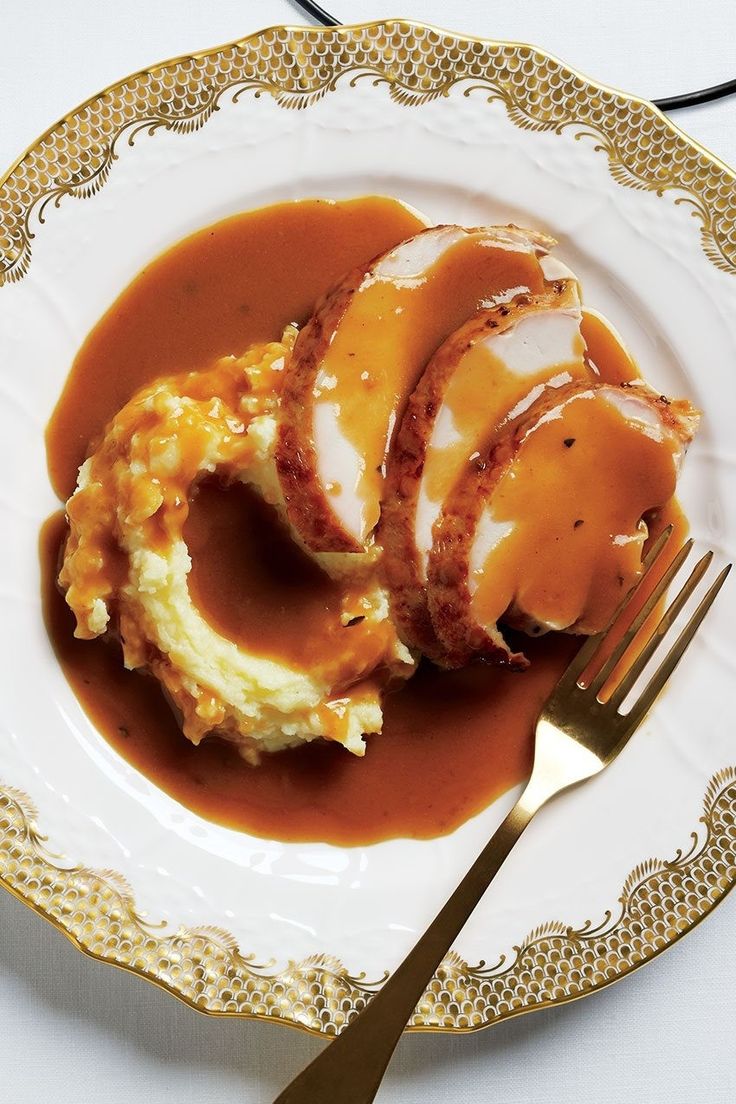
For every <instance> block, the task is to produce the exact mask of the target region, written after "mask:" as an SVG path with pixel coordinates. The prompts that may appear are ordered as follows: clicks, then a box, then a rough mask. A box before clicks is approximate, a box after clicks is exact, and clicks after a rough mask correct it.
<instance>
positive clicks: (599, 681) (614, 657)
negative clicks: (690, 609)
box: [588, 539, 712, 697]
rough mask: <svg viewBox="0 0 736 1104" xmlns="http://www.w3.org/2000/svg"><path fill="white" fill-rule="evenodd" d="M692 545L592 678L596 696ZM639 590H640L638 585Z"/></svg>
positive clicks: (677, 558) (689, 543)
mask: <svg viewBox="0 0 736 1104" xmlns="http://www.w3.org/2000/svg"><path fill="white" fill-rule="evenodd" d="M692 546H693V541H692V539H690V540H688V541H686V542H685V544H683V546H682V548H681V549H680V551H679V552H678V553H677V555H676V556H675V558H674V560H673V561H672V563H671V564H670V566H669V567H668V568H667V570H666V571H665V573H664V575H663V576H662V578H661V579H660V580H659V582H658V583H657V585H656V587H655V588H654V590H653V591H652V593H651V594H650V595H649V597H648V598H647V600H646V602H645V603H644V605H643V606H642V608H641V609H640V610H639V612H638V613H637V615H636V617H635V618H634V620H633V621H632V622H631V624H630V625H629V627H628V629H627V630H626V632H625V633H624V635H623V636H622V637H621V639H620V641H619V642H618V644H617V645H616V647H615V648H614V649H613V651H612V652H611V654H610V656H609V657H608V659H607V660H606V662H605V663H604V664H603V666H602V667H601V669H600V671H599V672H598V674H597V675H596V676H595V678H594V679H591V681H590V685H589V686H588V690H590V691H592V693H594V694H595V695H596V697H597V696H598V692H599V690H600V689H601V687H603V686H605V684H606V682H607V681H608V678H609V676H610V674H611V672H612V671H613V670H614V668H615V666H616V664H617V663H618V661H619V660H620V659H621V656H622V655H623V654H624V652H625V651H626V649H627V648H628V647H629V645H630V644H631V642H632V640H633V639H634V637H635V636H636V634H637V633H638V632H639V629H640V628H641V627H642V625H643V624H644V622H645V621H646V619H647V618H648V617H649V615H650V613H651V612H652V610H653V609H654V607H655V606H656V605H657V602H659V600H660V598H661V597H662V595H663V594H664V592H665V591H666V590H667V588H668V587H669V585H670V583H671V582H672V580H673V579H674V577H675V575H676V574H677V572H678V571H679V570H680V568H681V567H682V565H683V563H684V562H685V560H686V559H687V557H688V555H689V554H690V549H691V548H692ZM711 555H712V554H711ZM637 590H638V587H637Z"/></svg>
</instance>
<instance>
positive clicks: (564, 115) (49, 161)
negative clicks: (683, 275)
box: [0, 20, 736, 283]
mask: <svg viewBox="0 0 736 1104" xmlns="http://www.w3.org/2000/svg"><path fill="white" fill-rule="evenodd" d="M345 77H349V79H350V81H351V83H355V82H356V81H358V80H361V79H370V80H373V82H374V83H375V84H378V85H381V84H385V85H386V88H387V91H388V94H389V95H390V97H391V98H392V99H393V100H395V101H396V102H397V103H400V104H403V105H405V106H407V107H415V106H417V105H419V104H423V103H426V102H427V101H429V100H432V99H437V98H439V97H442V96H447V95H448V94H449V92H450V90H451V89H452V88H454V87H455V86H457V85H461V86H463V94H464V95H465V96H470V95H475V94H482V95H485V96H486V97H487V98H488V100H489V101H490V100H498V101H500V102H501V103H503V104H504V106H505V108H506V110H507V112H508V116H509V118H510V119H511V121H512V122H513V123H514V124H515V125H516V126H519V127H522V128H524V129H531V130H548V131H554V132H555V133H558V134H559V133H561V132H562V131H564V130H566V129H569V128H572V129H573V130H574V131H575V137H576V138H582V137H587V138H590V139H591V140H592V141H593V142H594V143H595V147H596V149H597V150H600V151H601V152H603V153H605V154H606V156H607V158H608V164H609V168H610V172H611V174H612V176H613V177H614V178H615V179H616V180H617V181H618V182H619V183H620V184H623V185H625V186H627V187H630V188H640V189H646V190H647V191H652V192H656V193H657V194H658V195H663V194H664V193H665V192H672V193H674V194H675V196H676V201H677V202H678V203H687V204H689V205H690V206H691V208H692V213H693V215H695V216H696V217H697V218H698V219H699V220H700V224H701V238H702V244H703V249H704V250H705V253H706V254H707V256H708V257H709V258H710V260H711V261H712V262H713V263H714V264H715V265H717V267H718V268H721V269H723V270H724V271H727V272H736V214H735V211H736V208H735V207H734V203H733V192H734V181H735V179H736V178H735V177H734V174H733V173H732V172H731V171H730V170H729V169H727V168H726V166H725V165H723V164H721V163H720V162H719V161H717V159H716V158H714V157H713V156H712V155H711V154H709V153H708V152H707V151H705V150H704V149H703V148H702V147H699V146H698V145H697V144H696V143H695V142H694V141H693V140H692V139H690V138H688V137H686V136H685V135H684V134H682V133H681V131H680V130H679V129H678V128H677V127H676V126H675V125H674V124H673V123H671V122H670V121H669V120H668V119H667V118H665V116H663V115H662V114H661V113H660V112H659V111H658V110H657V109H656V108H655V107H654V106H653V105H652V104H650V103H648V102H647V101H645V100H638V99H635V98H634V97H631V96H627V95H624V94H623V93H621V92H617V91H615V90H613V89H610V88H606V87H604V86H603V85H599V84H596V83H594V82H592V81H590V80H588V79H587V78H585V77H583V76H581V75H580V74H578V73H576V72H574V71H573V70H571V69H569V68H568V67H566V66H564V65H563V64H562V63H561V62H559V61H557V60H556V59H555V58H553V57H551V56H550V55H549V54H546V53H544V52H543V51H541V50H538V49H535V48H533V47H531V46H526V45H522V44H517V43H499V42H489V41H484V40H481V39H470V38H467V37H464V36H460V35H455V34H451V33H449V32H446V31H440V30H437V29H435V28H432V27H427V26H422V25H419V24H413V23H407V22H404V21H400V20H392V21H390V22H384V23H374V24H367V25H363V26H356V27H339V28H328V29H319V28H297V27H292V28H290V27H274V28H271V29H269V30H266V31H262V32H260V33H259V34H255V35H252V36H251V37H249V38H246V39H243V40H242V41H240V42H237V43H233V44H231V45H228V46H225V47H222V48H221V49H216V50H212V51H210V52H208V53H204V54H196V55H191V56H189V57H183V58H178V59H176V60H174V61H170V62H168V63H165V64H163V65H158V66H156V67H154V68H153V69H147V70H144V71H143V72H141V73H137V74H135V75H134V76H131V77H129V78H128V79H127V80H124V81H121V82H120V83H119V84H116V85H114V86H112V87H110V88H108V89H107V90H106V91H105V92H103V93H102V94H101V95H100V96H97V97H96V98H94V99H91V100H88V101H87V103H85V104H83V105H82V106H81V107H79V108H78V109H77V110H76V111H73V112H72V113H71V114H69V115H67V116H66V117H65V118H64V119H62V120H61V121H60V122H59V123H58V124H57V125H56V126H55V127H52V128H51V130H49V131H48V132H47V133H46V134H45V135H44V136H43V137H42V138H41V139H39V141H38V142H36V144H35V145H34V146H32V147H31V148H30V149H29V150H28V152H27V153H26V154H25V155H24V156H23V157H22V158H21V159H20V160H19V161H18V163H17V164H16V165H15V166H13V167H12V168H11V169H10V171H9V172H8V174H7V175H6V176H5V178H4V179H3V180H1V181H0V283H2V282H3V281H16V280H19V279H21V278H22V277H23V276H24V275H25V273H26V272H27V271H28V266H29V263H30V259H31V242H32V239H33V236H34V229H33V226H34V218H33V216H34V215H35V217H36V221H37V222H39V223H42V222H43V220H44V217H45V215H46V212H47V208H48V207H49V205H50V204H56V205H57V206H58V205H59V203H60V202H61V201H62V200H63V199H64V198H65V197H74V198H77V199H82V198H85V197H88V196H91V195H93V194H94V193H95V192H97V191H98V190H99V189H100V188H101V187H102V186H103V185H104V183H105V181H106V180H107V178H108V176H109V174H110V171H111V168H112V166H113V164H114V162H115V160H116V157H117V149H118V147H119V145H120V143H121V142H122V141H123V140H125V141H127V142H128V143H130V144H132V143H133V142H134V141H135V139H136V137H137V136H138V135H139V134H140V133H141V132H142V131H145V132H146V133H148V134H152V133H154V132H155V131H156V130H158V129H160V128H162V127H163V128H165V129H166V130H169V131H172V132H176V133H180V134H187V133H189V132H191V131H193V130H196V129H198V128H199V127H201V126H203V125H204V124H205V123H206V122H207V120H208V119H209V118H210V117H211V116H212V114H213V112H215V111H216V110H217V108H218V103H219V101H220V99H221V98H222V97H223V96H224V95H225V94H228V95H230V96H232V97H234V98H236V99H237V98H238V97H240V96H242V95H243V93H244V92H246V91H249V92H253V93H254V94H255V95H256V96H260V95H263V94H268V95H270V96H272V97H273V98H274V100H275V101H276V102H277V103H279V104H280V105H281V106H282V107H285V108H292V109H293V108H297V109H298V108H304V107H307V106H308V105H309V104H311V103H314V102H315V101H316V100H318V99H320V98H322V97H323V96H325V95H327V93H329V92H331V91H334V89H335V88H336V87H337V85H338V83H339V82H340V81H341V80H342V79H343V78H345Z"/></svg>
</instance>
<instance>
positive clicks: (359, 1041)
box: [274, 788, 543, 1104]
mask: <svg viewBox="0 0 736 1104" xmlns="http://www.w3.org/2000/svg"><path fill="white" fill-rule="evenodd" d="M541 804H543V802H542V801H531V800H530V799H529V788H527V790H525V791H524V793H523V794H522V796H521V798H520V799H519V801H518V802H517V803H516V805H514V807H513V809H512V810H511V812H510V813H509V815H508V816H507V817H506V819H505V820H504V821H503V823H502V824H501V825H500V826H499V828H498V829H497V831H496V832H495V833H494V835H493V836H492V837H491V839H490V841H489V842H488V843H487V844H486V846H485V847H484V848H483V850H482V851H481V853H480V855H479V856H478V858H477V859H476V860H475V862H474V863H473V865H472V866H471V868H470V870H469V871H468V873H467V874H466V875H465V877H464V878H463V880H462V881H461V882H460V884H459V886H458V887H457V889H456V890H455V892H454V893H453V894H452V896H451V897H450V899H449V900H448V901H447V903H446V904H445V905H444V906H443V908H442V909H441V910H440V911H439V912H438V914H437V916H436V917H435V919H434V920H433V921H432V923H431V924H430V926H429V927H428V928H427V930H426V931H425V933H424V935H423V936H422V937H421V939H420V940H419V942H418V943H417V944H416V946H415V947H414V949H413V950H411V951H410V952H409V954H408V955H407V957H406V958H405V959H404V961H403V962H402V963H401V965H400V966H399V968H398V969H397V970H396V972H395V973H394V974H393V975H392V976H391V977H390V978H389V980H388V981H387V982H386V984H385V985H384V986H383V987H382V988H381V989H380V990H379V992H378V993H376V995H375V996H374V997H372V998H371V1001H370V1003H369V1004H368V1005H367V1007H366V1008H365V1009H364V1010H363V1011H362V1012H361V1013H360V1015H359V1016H357V1017H356V1019H355V1020H353V1022H352V1023H351V1024H350V1025H349V1026H348V1027H346V1028H345V1030H344V1031H343V1032H342V1033H341V1034H340V1035H338V1037H337V1038H336V1039H335V1040H334V1041H333V1042H332V1043H330V1045H329V1046H328V1047H326V1048H325V1049H324V1050H323V1051H322V1052H321V1053H320V1054H319V1055H318V1056H317V1057H316V1058H315V1059H314V1061H313V1062H312V1063H311V1064H310V1065H309V1066H307V1068H306V1069H305V1070H303V1071H302V1073H300V1074H298V1076H297V1077H295V1079H294V1080H293V1081H292V1082H291V1084H290V1085H289V1086H288V1087H287V1088H286V1089H285V1090H284V1092H282V1093H281V1095H280V1096H279V1097H277V1099H276V1100H275V1101H274V1104H325V1102H326V1101H329V1104H370V1101H372V1100H374V1099H375V1095H376V1093H377V1092H378V1088H379V1086H380V1084H381V1081H382V1079H383V1075H384V1073H385V1071H386V1067H387V1066H388V1063H389V1061H390V1059H391V1055H392V1054H393V1052H394V1049H395V1047H396V1044H397V1043H398V1041H399V1039H400V1037H401V1034H402V1032H403V1030H404V1028H405V1027H406V1025H407V1023H408V1021H409V1019H410V1018H411V1015H412V1013H413V1011H414V1009H415V1008H416V1006H417V1004H418V1003H419V1001H420V999H421V997H422V994H423V993H424V991H425V989H426V987H427V985H428V984H429V982H430V981H431V979H432V977H433V975H434V972H435V970H436V969H437V967H438V966H439V964H440V963H441V961H442V959H443V958H444V957H445V955H446V954H447V952H448V951H449V949H450V947H451V946H452V944H453V943H454V941H455V939H456V938H457V936H458V934H459V933H460V931H461V930H462V929H463V927H464V926H465V923H466V921H467V920H468V918H469V917H470V914H471V913H472V912H473V910H474V908H475V907H476V905H477V904H478V902H479V901H480V899H481V897H482V896H483V894H484V892H485V891H486V889H487V888H488V886H489V884H490V882H491V881H492V880H493V878H494V877H495V875H496V873H497V871H498V870H499V869H500V867H501V866H502V864H503V862H504V860H505V859H506V857H507V856H508V854H509V852H510V851H511V849H512V847H513V846H514V844H515V843H516V841H517V840H518V838H519V836H520V835H521V833H522V832H523V831H524V829H525V828H526V826H527V824H528V823H529V821H530V820H531V819H532V817H533V816H534V814H535V813H536V811H537V809H539V807H540V805H541Z"/></svg>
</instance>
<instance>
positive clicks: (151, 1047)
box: [0, 0, 736, 1104]
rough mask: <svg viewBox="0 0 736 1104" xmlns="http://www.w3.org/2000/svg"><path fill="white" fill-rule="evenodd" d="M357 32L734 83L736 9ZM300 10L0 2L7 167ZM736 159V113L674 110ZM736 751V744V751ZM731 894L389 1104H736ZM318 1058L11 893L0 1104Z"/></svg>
mask: <svg viewBox="0 0 736 1104" xmlns="http://www.w3.org/2000/svg"><path fill="white" fill-rule="evenodd" d="M325 3H326V6H328V7H329V8H331V9H332V10H333V11H334V14H335V15H336V16H337V17H338V18H340V19H342V20H343V22H358V21H361V20H364V19H375V18H380V17H382V16H391V15H402V16H406V17H411V18H416V19H423V20H425V21H427V22H434V23H437V24H439V25H443V26H453V27H454V28H456V29H462V30H466V31H469V32H475V33H478V34H485V35H488V36H492V37H496V38H507V39H517V40H521V41H525V42H536V43H538V44H539V45H540V46H544V47H545V48H547V49H548V50H550V51H552V52H554V53H556V54H558V55H559V56H560V57H562V58H564V59H565V60H566V61H568V62H570V63H571V64H572V65H574V66H576V67H577V68H579V69H581V70H583V71H584V72H588V73H590V74H591V75H594V76H596V77H598V78H599V79H601V80H604V81H608V82H609V83H611V84H615V85H618V86H619V87H623V88H627V89H630V90H631V91H636V92H639V93H640V94H642V95H668V94H671V93H674V92H677V91H683V90H686V89H688V88H691V87H700V86H703V85H706V84H711V83H716V82H718V81H722V80H726V79H728V78H730V77H736V53H735V52H734V39H736V6H734V5H733V2H732V0H710V3H708V4H701V5H697V4H695V3H694V2H692V0H689V2H685V0H649V2H648V3H646V4H643V3H641V0H606V3H605V4H587V5H586V4H582V3H581V2H580V0H557V2H556V3H554V4H550V3H549V0H524V3H523V4H516V5H513V4H501V3H496V4H490V3H488V0H451V2H448V0H445V2H444V3H442V2H441V0H401V2H400V3H396V2H391V3H384V2H372V0H325ZM283 22H291V23H296V22H303V19H302V18H301V17H300V15H299V13H298V11H297V10H296V7H295V5H293V4H292V3H290V2H289V0H210V2H209V3H202V2H201V0H63V2H61V3H60V2H59V0H33V2H30V3H29V0H1V3H0V168H2V167H4V166H5V165H7V164H9V163H10V162H11V161H12V160H13V159H14V158H15V157H17V156H18V154H19V153H21V152H22V150H23V149H24V148H25V147H26V146H27V145H28V144H29V143H30V142H31V141H33V139H34V138H35V137H36V136H37V134H39V133H40V132H41V131H42V130H44V129H45V128H46V127H47V126H48V125H49V124H50V123H52V122H53V121H54V120H55V119H56V118H57V117H58V116H60V115H61V114H62V113H63V112H64V111H65V110H67V109H69V108H70V107H72V106H74V105H75V104H76V103H78V102H80V101H81V100H83V99H85V98H86V97H87V96H89V95H91V94H93V93H95V92H96V91H98V90H99V89H100V88H102V87H103V86H105V85H107V84H109V83H111V82H112V81H114V80H116V79H117V78H119V77H121V76H123V75H124V74H125V73H128V72H132V71H133V70H136V69H139V68H141V67H143V66H145V65H147V64H150V63H151V62H154V61H158V60H161V59H163V58H165V57H171V56H174V55H178V54H183V53H186V52H187V51H190V50H197V49H203V48H205V47H207V46H209V45H212V44H215V43H218V42H225V41H228V40H230V39H232V38H236V37H240V36H242V35H245V34H248V33H249V32H252V31H255V30H257V29H259V28H260V27H264V26H268V25H270V24H273V23H283ZM677 119H678V122H679V123H680V125H681V126H682V127H683V128H684V129H685V130H688V131H689V132H690V133H691V134H693V135H694V136H695V137H696V138H698V139H699V140H700V141H701V142H702V143H703V144H705V145H706V146H708V147H709V148H710V149H712V150H713V151H714V152H715V153H717V154H718V155H719V156H720V157H722V158H723V159H724V160H726V161H730V162H731V163H736V98H734V99H732V100H727V101H725V102H721V103H720V104H715V105H710V106H706V107H702V108H695V109H691V110H689V111H687V112H684V113H683V112H681V113H678V116H677ZM734 741H735V746H736V734H735V737H734ZM735 920H736V895H734V897H733V898H732V899H730V900H727V901H726V902H725V903H724V904H723V905H722V906H721V907H720V908H719V909H718V910H717V911H716V913H715V914H714V915H713V916H712V917H710V918H709V919H708V920H707V921H706V923H705V924H703V925H702V926H701V927H700V928H699V929H698V930H696V931H695V932H693V933H692V934H691V935H689V936H688V937H687V939H686V940H685V941H684V942H683V943H681V944H680V945H678V946H677V947H676V948H675V949H674V950H672V951H670V952H669V953H668V954H666V955H665V956H663V958H661V959H660V960H659V961H657V962H656V963H654V964H653V965H651V966H649V967H647V968H646V969H645V970H643V971H641V972H640V973H638V974H636V975H634V976H633V977H632V978H629V979H628V980H626V981H623V982H621V983H620V984H618V985H615V986H613V987H612V988H610V989H608V990H606V991H604V992H602V993H600V994H598V995H596V996H594V997H591V998H589V999H587V1000H584V1001H580V1002H578V1003H576V1004H572V1005H569V1006H567V1007H565V1008H561V1009H558V1010H553V1011H551V1012H543V1013H538V1014H535V1015H533V1016H524V1017H522V1018H521V1019H519V1020H516V1021H512V1022H510V1023H506V1024H502V1025H500V1026H499V1027H497V1028H494V1029H492V1030H491V1031H487V1032H484V1033H481V1034H480V1035H474V1036H467V1037H459V1038H450V1037H443V1036H436V1035H434V1036H429V1035H424V1036H413V1037H409V1038H406V1039H404V1041H403V1042H402V1043H401V1045H400V1047H399V1050H398V1052H397V1055H396V1058H395V1060H394V1062H393V1064H392V1065H391V1067H390V1070H389V1073H388V1076H387V1078H386V1081H385V1083H384V1087H383V1089H382V1091H381V1094H380V1097H379V1099H380V1100H381V1101H382V1102H385V1104H397V1102H401V1104H440V1102H441V1104H456V1102H457V1104H459V1102H470V1101H484V1102H485V1101H501V1102H503V1104H537V1102H539V1104H541V1102H542V1101H544V1102H545V1104H547V1102H550V1101H552V1102H554V1104H556V1102H559V1101H575V1102H577V1101H581V1102H585V1104H618V1102H623V1101H637V1102H640V1104H659V1102H662V1104H664V1102H666V1104H700V1102H703V1104H705V1102H706V1101H707V1102H708V1104H721V1102H722V1104H726V1102H728V1104H732V1102H733V1101H734V1100H736V1064H735V1062H734V1046H735V1039H736V953H735V951H734V928H735V924H734V921H735ZM321 1045H322V1044H321V1043H319V1042H317V1041H316V1040H313V1039H311V1038H309V1037H307V1036H305V1035H303V1034H300V1033H298V1032H295V1031H286V1030H283V1029H281V1028H278V1027H276V1026H271V1025H268V1024H265V1025H264V1024H260V1023H247V1022H236V1021H223V1020H214V1019H207V1018H205V1017H200V1016H198V1015H196V1014H195V1013H194V1012H192V1011H190V1010H189V1009H188V1008H185V1007H184V1006H183V1005H180V1004H179V1003H178V1002H176V1001H175V1000H173V999H172V998H171V997H169V996H167V995H165V994H164V993H161V992H159V991H158V990H156V989H154V988H153V987H152V986H149V985H145V984H144V983H142V982H141V981H139V980H138V979H136V978H133V977H130V976H128V975H127V974H123V973H121V972H118V971H115V970H113V969H111V968H110V967H106V966H99V965H97V964H95V963H93V962H91V961H88V960H87V959H85V958H84V957H83V956H82V955H80V954H79V953H78V952H77V951H76V950H74V949H73V948H72V947H71V946H70V945H69V944H67V942H66V941H65V940H64V939H63V938H62V937H61V936H60V935H59V934H57V933H56V932H55V931H53V930H52V928H51V927H49V926H48V925H46V924H45V923H44V921H43V920H41V919H39V918H37V917H36V916H35V915H33V914H32V913H31V912H30V911H29V910H28V909H26V908H25V907H24V906H22V905H21V904H19V903H17V902H16V901H14V900H12V899H11V898H10V896H9V895H8V894H4V893H2V892H0V1101H2V1102H5V1101H7V1102H8V1104H10V1102H11V1101H12V1102H13V1104H41V1102H43V1104H91V1102H92V1101H97V1100H101V1101H106V1102H110V1104H117V1102H121V1104H122V1102H123V1101H125V1102H126V1104H127V1102H128V1101H130V1100H131V1099H132V1098H133V1099H135V1098H139V1097H142V1098H144V1099H146V1101H147V1102H148V1104H164V1102H176V1104H190V1102H191V1104H194V1102H195V1101H196V1102H197V1104H209V1102H212V1104H236V1102H237V1104H256V1102H263V1104H267V1102H268V1101H270V1100H272V1099H273V1097H274V1095H276V1093H277V1091H279V1090H280V1089H281V1088H282V1087H283V1086H284V1085H285V1084H286V1083H287V1082H288V1080H289V1079H290V1078H291V1077H292V1076H293V1075H294V1074H295V1073H296V1072H297V1070H298V1069H299V1068H300V1067H301V1066H302V1065H304V1064H305V1063H306V1062H307V1061H308V1059H309V1058H310V1057H311V1056H312V1055H314V1054H315V1053H316V1052H317V1050H318V1049H319V1047H320V1046H321Z"/></svg>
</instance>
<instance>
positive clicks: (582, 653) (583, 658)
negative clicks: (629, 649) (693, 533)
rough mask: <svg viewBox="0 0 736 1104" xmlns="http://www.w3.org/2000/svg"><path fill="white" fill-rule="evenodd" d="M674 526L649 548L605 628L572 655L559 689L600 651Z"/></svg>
mask: <svg viewBox="0 0 736 1104" xmlns="http://www.w3.org/2000/svg"><path fill="white" fill-rule="evenodd" d="M673 528H674V526H672V525H668V526H667V527H666V528H665V529H663V530H662V532H661V533H660V534H659V536H658V537H657V539H656V541H655V542H654V544H653V545H652V547H651V548H650V549H649V551H648V552H647V554H646V556H645V557H644V570H643V572H642V573H641V575H640V576H639V578H638V579H637V581H636V582H635V583H634V585H633V586H632V587H631V589H630V590H628V591H627V592H626V594H625V595H624V597H623V598H622V599H621V601H620V602H619V605H618V607H617V609H616V611H615V613H614V614H613V617H612V618H611V620H610V621H609V622H608V624H607V625H606V627H605V629H603V630H602V631H601V632H599V633H596V634H595V635H594V636H589V637H587V639H586V641H585V643H584V644H582V645H581V646H580V648H578V650H577V652H576V653H575V655H574V656H573V657H572V659H571V661H570V663H569V664H568V666H567V667H566V668H565V670H564V671H563V673H562V675H561V677H560V681H559V682H558V683H557V690H561V691H564V690H566V689H568V688H569V687H570V686H572V685H574V683H576V682H577V681H578V679H579V678H580V676H581V675H582V673H583V671H584V670H585V668H586V667H587V666H588V664H589V663H590V661H591V660H592V658H593V656H594V655H595V654H596V652H597V651H598V648H599V647H600V645H601V644H602V643H603V641H604V640H605V639H606V637H607V636H608V633H609V632H610V631H611V629H612V628H613V626H614V625H615V624H616V622H617V621H618V619H619V617H620V616H621V614H622V613H623V612H624V610H625V609H626V607H627V606H628V604H629V602H630V601H631V599H632V598H633V597H634V594H635V593H636V591H637V590H638V589H639V587H640V586H641V584H642V583H643V582H644V580H645V579H646V577H647V575H648V574H649V570H650V568H651V567H653V565H654V563H655V561H656V560H658V559H659V555H660V553H661V552H662V550H663V548H664V546H665V545H666V543H667V541H668V540H669V539H670V537H671V536H672V530H673Z"/></svg>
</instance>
